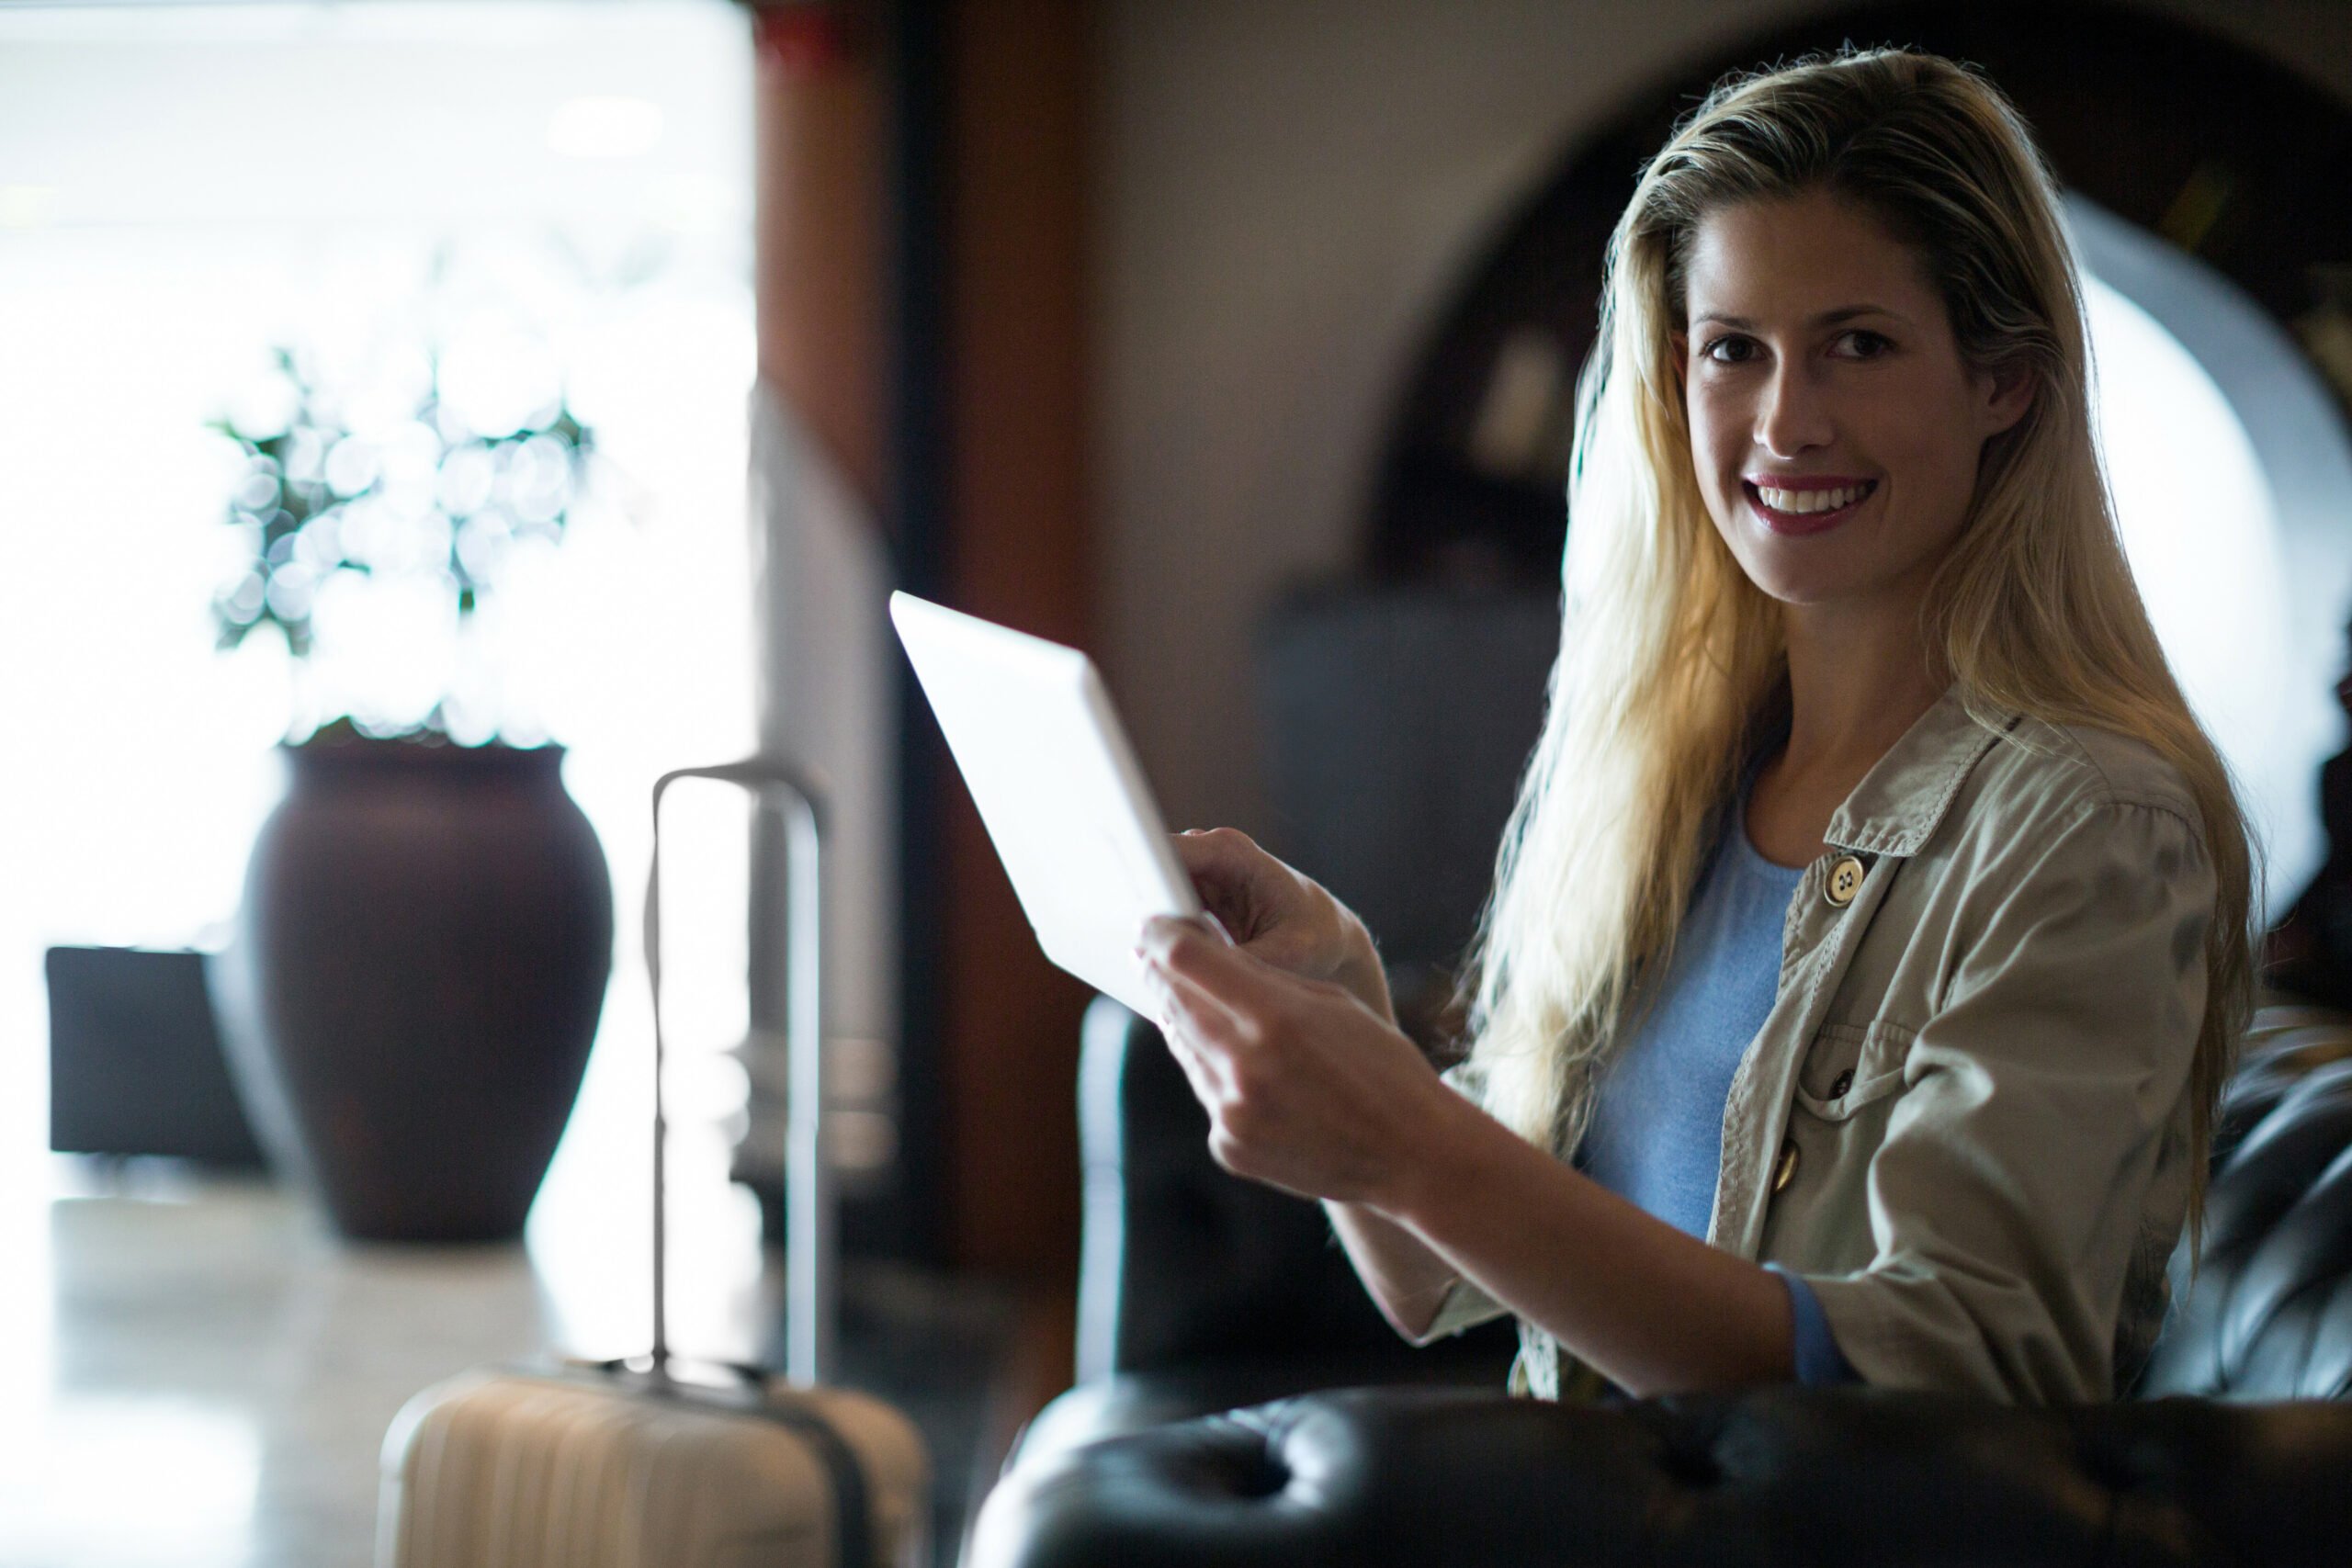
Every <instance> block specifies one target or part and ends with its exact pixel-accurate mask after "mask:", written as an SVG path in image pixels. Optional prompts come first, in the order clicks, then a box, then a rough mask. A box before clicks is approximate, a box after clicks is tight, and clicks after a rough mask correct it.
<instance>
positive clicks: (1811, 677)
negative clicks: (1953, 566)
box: [1777, 610, 1950, 798]
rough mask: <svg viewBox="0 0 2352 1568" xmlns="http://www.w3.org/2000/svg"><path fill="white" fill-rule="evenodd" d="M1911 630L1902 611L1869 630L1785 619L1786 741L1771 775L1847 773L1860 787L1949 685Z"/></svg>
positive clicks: (1855, 623)
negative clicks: (1787, 721) (1787, 671)
mask: <svg viewBox="0 0 2352 1568" xmlns="http://www.w3.org/2000/svg"><path fill="white" fill-rule="evenodd" d="M1890 623H1891V624H1890ZM1917 624H1918V623H1917V614H1916V611H1909V610H1906V611H1905V613H1904V614H1902V615H1899V616H1889V617H1879V618H1877V620H1876V622H1875V624H1873V622H1871V621H1865V620H1861V619H1860V618H1857V617H1851V616H1847V617H1840V618H1838V619H1837V620H1835V621H1830V622H1828V623H1827V624H1824V618H1823V617H1818V616H1812V615H1800V614H1791V615H1789V616H1788V641H1789V742H1788V746H1787V748H1786V749H1785V750H1783V751H1782V753H1781V756H1780V758H1779V759H1777V766H1778V771H1780V772H1782V773H1787V774H1792V775H1794V776H1796V777H1799V778H1815V777H1833V776H1844V775H1846V774H1849V773H1850V774H1851V775H1852V777H1851V780H1850V784H1859V783H1860V782H1861V777H1862V775H1863V774H1864V773H1868V772H1870V770H1871V766H1872V765H1873V764H1874V763H1876V762H1877V761H1878V760H1879V759H1880V758H1881V757H1883V756H1884V755H1886V752H1887V749H1888V748H1889V747H1891V746H1893V745H1894V743H1895V741H1897V740H1899V739H1902V737H1903V733H1904V731H1905V730H1907V729H1909V728H1911V726H1912V725H1913V724H1915V723H1916V722H1917V720H1918V717H1919V716H1920V715H1921V714H1923V713H1926V712H1927V711H1928V709H1929V708H1931V707H1933V706H1934V705H1935V704H1936V699H1937V698H1939V697H1940V696H1941V695H1943V693H1944V688H1945V687H1946V686H1947V685H1949V684H1950V680H1949V677H1947V676H1946V675H1944V674H1943V673H1941V671H1939V668H1938V661H1936V660H1932V659H1930V658H1929V657H1928V650H1927V649H1926V648H1925V647H1924V646H1923V645H1922V644H1921V642H1920V640H1919V637H1918V632H1917ZM1850 784H1849V787H1850ZM1841 798H1842V797H1841Z"/></svg>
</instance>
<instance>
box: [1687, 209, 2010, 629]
mask: <svg viewBox="0 0 2352 1568" xmlns="http://www.w3.org/2000/svg"><path fill="white" fill-rule="evenodd" d="M1688 291H1689V322H1688V325H1687V328H1686V330H1685V331H1683V332H1681V333H1676V334H1675V361H1676V364H1677V366H1678V367H1679V371H1680V374H1681V378H1682V384H1683V391H1684V400H1685V405H1686V407H1687V408H1688V410H1689V414H1690V423H1691V462H1692V464H1693V466H1694V467H1695V468H1696V469H1697V473H1698V479H1699V489H1700V491H1701V492H1702V494H1703V495H1704V496H1705V497H1706V501H1707V510H1708V511H1709V512H1710V513H1712V514H1713V517H1714V521H1715V527H1716V529H1717V530H1718V531H1719V532H1720V533H1721V534H1722V535H1723V536H1724V543H1725V544H1727V545H1729V546H1730V547H1731V552H1732V554H1733V556H1735V557H1736V558H1737V559H1738V561H1739V564H1740V566H1741V567H1742V569H1743V570H1746V571H1747V575H1748V577H1749V579H1750V580H1751V581H1754V582H1755V583H1756V585H1757V586H1758V588H1761V589H1762V590H1763V591H1764V592H1767V593H1769V594H1770V595H1771V596H1772V597H1773V598H1775V599H1778V600H1781V602H1783V603H1784V604H1792V605H1820V606H1825V607H1826V606H1830V605H1833V604H1834V605H1845V606H1851V607H1853V608H1856V609H1866V610H1887V609H1907V608H1908V607H1910V606H1912V605H1916V604H1917V601H1918V598H1919V596H1920V594H1921V593H1922V592H1924V590H1925V588H1926V584H1927V581H1928V576H1929V575H1930V574H1931V573H1932V572H1933V571H1934V570H1935V567H1936V565H1937V563H1938V562H1939V561H1940V560H1941V559H1942V558H1943V555H1944V552H1945V551H1946V550H1947V549H1948V548H1949V547H1951V543H1952V541H1953V540H1954V539H1955V538H1956V537H1958V536H1959V534H1960V530H1961V525H1962V522H1963V520H1964V519H1965V517H1966V515H1967V512H1968V505H1969V502H1970V500H1971V498H1972V497H1973V494H1974V491H1975V484H1976V468H1977V459H1978V457H1979V455H1980V454H1981V453H1982V451H1983V450H1984V446H1985V439H1986V438H1987V437H1988V436H1991V435H1993V434H1995V433H1996V432H1998V431H2002V430H2006V429H2007V428H2008V427H2009V426H2010V425H2011V424H2013V423H2016V422H2017V421H2018V418H2019V417H2020V416H2022V415H2023V414H2024V412H2025V410H2026V406H2027V404H2028V402H2029V401H2030V399H2031V396H2032V392H2031V386H2030V381H2029V380H2028V379H2027V378H2025V377H2022V376H2018V377H2016V378H2013V379H2012V381H2011V383H2010V384H2009V385H2008V386H2007V387H2003V388H1996V386H1995V385H1994V383H1993V381H1992V379H1991V378H1989V377H1978V376H1974V375H1972V374H1971V373H1970V372H1969V371H1968V370H1967V368H1966V367H1964V366H1962V363H1961V359H1960V355H1959V352H1958V350H1957V349H1956V348H1955V347H1954V345H1953V343H1952V336H1951V322H1950V321H1949V320H1948V319H1947V318H1946V315H1945V312H1944V307H1943V301H1942V299H1941V298H1940V297H1939V295H1938V294H1937V292H1936V290H1935V289H1934V288H1933V287H1932V286H1931V285H1930V284H1929V283H1928V279H1927V278H1926V276H1924V275H1923V272H1922V270H1921V268H1920V266H1919V264H1918V262H1917V258H1916V257H1915V256H1914V254H1913V253H1912V252H1911V251H1910V250H1909V249H1908V248H1906V247H1905V246H1904V245H1903V244H1902V243H1899V242H1897V241H1896V240H1895V239H1894V237H1893V236H1892V235H1890V234H1888V233H1887V232H1886V231H1885V230H1884V229H1883V228H1881V227H1880V226H1879V224H1878V223H1877V222H1876V221H1875V220H1872V219H1871V218H1870V217H1868V216H1866V215H1865V214H1863V213H1862V212H1860V211H1859V210H1858V209H1854V208H1852V207H1850V206H1849V205H1847V204H1845V203H1844V202H1841V201H1840V200H1838V198H1837V197H1834V196H1831V195H1829V194H1828V193H1826V192H1821V191H1815V192H1808V193H1806V194H1804V195H1802V196H1798V197H1783V198H1773V199H1766V200H1757V201H1750V202H1743V203H1740V204H1738V205H1736V206H1733V207H1727V208H1722V209H1717V210H1716V211H1714V212H1713V213H1711V214H1709V215H1708V216H1706V217H1705V218H1703V219H1702V220H1701V222H1700V225H1699V228H1698V231H1697V233H1696V234H1695V235H1694V237H1693V243H1692V246H1691V258H1690V268H1689V276H1688Z"/></svg>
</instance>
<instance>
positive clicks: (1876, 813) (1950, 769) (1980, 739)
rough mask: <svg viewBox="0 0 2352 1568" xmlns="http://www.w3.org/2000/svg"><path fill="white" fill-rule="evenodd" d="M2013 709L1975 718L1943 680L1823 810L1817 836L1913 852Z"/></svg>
mask: <svg viewBox="0 0 2352 1568" xmlns="http://www.w3.org/2000/svg"><path fill="white" fill-rule="evenodd" d="M2019 716H2020V715H2019V714H2018V710H2017V709H2014V708H2007V707H1991V708H1989V709H1988V710H1987V712H1986V715H1985V721H1983V722H1980V721H1979V720H1978V719H1977V718H1975V717H1974V716H1972V715H1971V714H1970V713H1969V711H1968V709H1967V707H1966V706H1965V705H1964V704H1963V703H1962V698H1961V692H1960V684H1959V682H1952V683H1951V685H1948V686H1946V687H1945V688H1944V691H1943V695H1941V696H1939V697H1938V698H1937V699H1936V700H1935V702H1934V703H1933V704H1932V705H1930V706H1929V707H1928V711H1927V712H1925V713H1923V714H1921V715H1920V716H1918V718H1917V719H1916V720H1914V721H1913V723H1912V725H1911V728H1908V729H1906V730H1905V731H1904V732H1903V737H1902V739H1899V740H1897V741H1895V743H1894V745H1893V746H1891V747H1889V748H1887V752H1886V755H1885V756H1883V757H1881V758H1880V759H1879V760H1878V761H1877V762H1876V763H1875V764H1873V765H1872V766H1871V771H1870V772H1869V773H1864V774H1863V775H1862V782H1861V783H1860V784H1856V785H1855V786H1854V789H1853V793H1852V794H1850V795H1847V796H1846V799H1845V803H1844V804H1843V805H1841V806H1839V807H1838V809H1837V810H1836V811H1834V812H1832V813H1831V814H1830V818H1829V829H1828V831H1827V832H1826V833H1824V834H1823V835H1822V838H1823V840H1824V841H1825V842H1827V843H1830V844H1834V845H1836V846H1837V847H1838V848H1839V849H1844V850H1855V851H1860V852H1862V853H1865V854H1887V855H1911V854H1916V853H1917V852H1918V850H1919V846H1920V845H1922V844H1924V843H1926V842H1927V841H1928V835H1930V834H1932V833H1933V832H1934V831H1935V830H1936V828H1937V825H1938V824H1939V823H1941V822H1942V821H1943V819H1944V813H1945V812H1946V811H1947V810H1949V809H1950V808H1951V803H1952V800H1953V797H1955V796H1956V795H1959V794H1960V786H1961V784H1962V781H1964V780H1965V779H1966V778H1967V777H1968V771H1969V770H1970V769H1971V768H1973V767H1974V766H1975V765H1976V761H1977V759H1978V758H1980V757H1982V756H1984V755H1985V752H1986V751H1987V750H1990V749H1991V747H1992V745H1993V742H1994V741H1996V740H1997V739H2000V738H2001V736H2003V735H2004V734H2006V733H2007V732H2008V731H2009V730H2010V729H2011V728H2015V727H2016V725H2017V722H2018V717H2019Z"/></svg>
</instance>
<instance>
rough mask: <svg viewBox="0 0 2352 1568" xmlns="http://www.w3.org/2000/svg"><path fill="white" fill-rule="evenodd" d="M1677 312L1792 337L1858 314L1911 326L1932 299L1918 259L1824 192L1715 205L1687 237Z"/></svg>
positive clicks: (1881, 229)
mask: <svg viewBox="0 0 2352 1568" xmlns="http://www.w3.org/2000/svg"><path fill="white" fill-rule="evenodd" d="M1684 278H1685V282H1684V307H1685V309H1686V310H1687V311H1688V313H1689V320H1690V322H1691V325H1692V326H1694V327H1695V326H1697V325H1699V324H1700V323H1701V322H1702V321H1706V320H1708V319H1710V318H1713V319H1714V320H1717V321H1722V322H1723V323H1724V324H1726V325H1730V326H1733V327H1735V328H1737V329H1739V330H1745V331H1761V330H1773V329H1777V330H1785V331H1796V330H1802V329H1804V328H1809V327H1817V326H1831V325H1836V324H1838V322H1840V321H1849V320H1858V319H1860V315H1861V314H1862V313H1863V312H1865V311H1874V312H1879V313H1883V314H1890V315H1894V316H1897V317H1900V318H1902V319H1905V320H1914V319H1917V317H1918V316H1919V315H1920V314H1921V313H1922V308H1923V307H1924V306H1926V305H1928V304H1931V303H1933V302H1934V300H1935V295H1934V292H1933V290H1932V288H1930V287H1929V285H1928V279H1927V277H1926V276H1925V274H1924V272H1923V270H1922V268H1921V266H1920V265H1919V258H1918V256H1917V254H1916V253H1915V252H1914V251H1913V250H1912V249H1911V248H1910V247H1909V246H1907V245H1905V244H1904V243H1902V242H1901V241H1899V240H1897V239H1895V237H1894V235H1893V234H1892V233H1890V232H1889V231H1887V229H1886V228H1885V226H1884V225H1883V224H1882V223H1880V222H1879V221H1878V220H1876V219H1874V218H1872V217H1871V215H1870V214H1869V213H1867V212H1864V211H1862V210H1861V209H1859V208H1856V207H1854V206H1853V205H1851V204H1850V203H1848V202H1843V201H1840V200H1838V199H1837V198H1836V197H1831V196H1829V195H1826V193H1819V192H1809V193H1807V194H1805V195H1803V196H1796V197H1770V198H1765V199H1758V200H1755V201H1744V202H1739V203H1736V204H1733V205H1730V206H1725V207H1719V208H1716V209H1713V210H1711V211H1709V212H1708V213H1706V214H1705V215H1704V216H1702V218H1701V219H1700V220H1699V224H1698V227H1697V229H1696V230H1695V231H1694V232H1693V234H1692V237H1691V251H1690V257H1689V262H1688V265H1687V267H1686V269H1685V273H1684Z"/></svg>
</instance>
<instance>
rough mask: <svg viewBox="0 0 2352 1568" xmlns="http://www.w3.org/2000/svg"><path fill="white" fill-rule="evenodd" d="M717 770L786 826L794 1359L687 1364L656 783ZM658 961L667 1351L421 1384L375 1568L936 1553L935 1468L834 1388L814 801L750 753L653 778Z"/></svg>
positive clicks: (891, 1414) (753, 1561) (656, 1310)
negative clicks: (668, 1101) (669, 1193)
mask: <svg viewBox="0 0 2352 1568" xmlns="http://www.w3.org/2000/svg"><path fill="white" fill-rule="evenodd" d="M682 778H707V779H718V780H721V781H724V782H728V783H732V784H740V785H741V786H743V787H744V788H746V789H749V790H751V791H752V792H754V793H755V794H756V795H759V796H760V798H761V799H762V801H763V803H768V804H774V805H780V806H782V807H784V808H785V809H786V812H787V814H788V822H789V828H790V834H789V858H788V866H787V893H786V897H787V899H788V918H787V929H788V939H789V942H790V955H789V958H788V960H787V965H786V974H787V982H788V989H787V995H786V1005H787V1008H788V1010H789V1014H790V1016H789V1018H788V1019H787V1021H786V1039H787V1041H788V1044H787V1047H786V1052H787V1055H788V1057H789V1075H790V1082H789V1092H788V1097H787V1098H788V1101H789V1104H788V1107H787V1116H788V1119H789V1122H790V1150H789V1154H788V1156H787V1158H788V1170H789V1186H788V1190H787V1193H786V1251H787V1261H786V1318H785V1326H786V1375H785V1376H784V1377H781V1378H778V1377H774V1376H771V1375H769V1374H768V1373H766V1372H763V1371H760V1370H759V1369H756V1368H750V1367H733V1366H729V1367H718V1368H690V1367H688V1366H686V1365H684V1364H683V1363H681V1362H678V1361H675V1360H673V1358H672V1356H671V1354H670V1350H669V1345H668V1327H667V1312H666V1306H665V1302H664V1288H663V1287H664V1283H665V1273H666V1258H665V1256H664V1255H665V1253H666V1250H667V1247H666V1240H667V1238H666V1235H664V1219H663V1205H662V1196H663V1193H664V1188H665V1179H664V1177H665V1171H664V1167H665V1159H664V1154H663V1142H664V1139H663V1136H662V1133H663V1129H664V1127H665V1126H666V1121H665V1117H664V1113H663V1109H662V1088H661V1063H662V976H661V955H660V945H661V936H660V931H661V927H660V909H659V903H660V890H661V865H662V795H664V794H665V793H666V792H667V791H668V789H669V787H670V786H671V784H673V783H675V782H676V781H678V780H680V779H682ZM653 822H654V833H653V874H652V886H651V887H650V889H649V890H648V897H647V908H646V941H645V945H646V963H647V968H648V971H649V973H650V977H651V979H652V986H653V1039H654V1060H655V1071H654V1083H655V1087H654V1095H653V1100H654V1140H653V1150H654V1154H653V1180H654V1194H655V1196H654V1206H653V1215H654V1220H653V1349H652V1353H651V1355H650V1356H649V1357H643V1358H636V1359H631V1360H629V1361H627V1362H619V1361H606V1362H576V1361H570V1362H557V1361H549V1362H548V1363H547V1364H545V1365H540V1366H531V1367H513V1368H486V1369H481V1370H478V1371H471V1372H467V1373H464V1374H461V1375H460V1376H458V1377H455V1378H452V1379H450V1380H448V1381H447V1382H442V1383H438V1384H435V1386H434V1387H432V1388H429V1389H426V1390H425V1391H424V1392H423V1393H419V1394H418V1395H416V1397H415V1398H413V1399H412V1400H411V1401H410V1402H409V1403H408V1404H407V1405H406V1406H405V1407H404V1408H403V1409H402V1410H401V1413H400V1415H399V1416H398V1417H397V1418H396V1419H395V1420H394V1421H393V1423H392V1427H391V1430H390V1433H389V1434H388V1435H387V1436H386V1438H385V1440H384V1475H383V1491H382V1500H381V1507H380V1510H379V1524H378V1540H377V1561H378V1562H379V1568H719V1565H724V1568H798V1565H800V1564H804V1563H806V1564H811V1565H814V1564H825V1565H827V1568H831V1565H833V1564H841V1565H842V1568H928V1565H929V1562H930V1473H929V1470H930V1467H929V1461H928V1458H927V1456H926V1454H925V1452H924V1450H923V1445H922V1438H921V1436H920V1434H918V1433H917V1431H916V1430H915V1428H914V1426H913V1424H912V1423H910V1421H908V1419H907V1418H906V1417H905V1416H903V1415H901V1414H900V1413H899V1412H898V1411H897V1410H895V1409H893V1408H892V1407H891V1406H889V1405H888V1404H884V1403H883V1402H882V1401H880V1400H877V1399H875V1398H872V1397H870V1396H868V1395H865V1394H861V1393H854V1392H852V1391H849V1390H844V1389H830V1388H826V1387H824V1386H822V1382H821V1380H822V1379H823V1378H824V1377H825V1376H826V1375H827V1373H829V1372H830V1371H831V1359H832V1350H833V1325H834V1319H835V1309H836V1302H835V1299H834V1294H833V1265H834V1232H833V1223H834V1214H833V1204H832V1192H831V1176H830V1173H829V1172H828V1171H827V1169H826V1168H825V1164H824V1161H823V1159H822V1158H821V1148H820V1140H819V1132H820V1125H819V1123H820V1114H819V1113H820V1108H821V1107H822V1106H823V1105H824V1103H825V1100H824V1081H823V1075H824V1057H823V1054H822V1050H821V1043H822V1032H821V1023H822V1018H823V1014H822V1011H821V1010H820V1006H819V1000H818V958H819V953H818V943H817V933H818V908H819V906H818V895H817V889H818V850H819V842H818V840H819V831H818V807H817V797H816V795H815V793H814V792H813V791H812V790H811V789H809V787H808V786H807V785H805V784H803V783H802V782H801V781H800V780H799V779H798V778H797V776H796V775H795V774H793V773H791V772H790V771H788V770H786V769H784V768H781V767H779V766H777V765H776V764H775V763H772V762H766V761H759V760H757V759H754V760H752V761H742V762H731V763H725V764H721V765H719V766H717V767H708V768H686V769H681V770H679V771H678V772H676V773H669V774H666V775H664V776H663V777H662V780H661V782H660V783H658V784H655V785H654V786H653Z"/></svg>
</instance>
